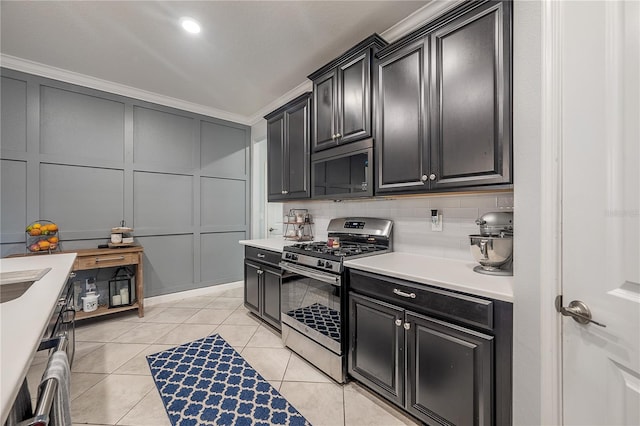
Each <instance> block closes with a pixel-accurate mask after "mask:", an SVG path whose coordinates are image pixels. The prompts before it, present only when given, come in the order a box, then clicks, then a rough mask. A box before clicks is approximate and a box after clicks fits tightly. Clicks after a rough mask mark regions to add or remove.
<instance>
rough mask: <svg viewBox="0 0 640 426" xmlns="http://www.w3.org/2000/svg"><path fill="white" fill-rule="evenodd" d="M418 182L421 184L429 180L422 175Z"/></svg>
mask: <svg viewBox="0 0 640 426" xmlns="http://www.w3.org/2000/svg"><path fill="white" fill-rule="evenodd" d="M420 180H421V181H422V182H426V181H427V180H429V176H427V175H422V177H421V178H420Z"/></svg>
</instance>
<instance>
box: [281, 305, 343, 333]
mask: <svg viewBox="0 0 640 426" xmlns="http://www.w3.org/2000/svg"><path fill="white" fill-rule="evenodd" d="M287 315H289V316H290V317H292V318H294V319H295V320H297V321H299V322H301V323H303V324H304V325H306V326H309V327H311V328H312V329H314V330H316V331H318V332H320V333H322V334H324V335H325V336H327V337H330V338H331V339H333V340H335V341H336V342H340V312H338V311H336V310H333V309H331V308H329V307H327V306H324V305H321V304H320V303H314V304H313V305H309V306H305V307H304V308H298V309H294V310H291V311H289V312H287Z"/></svg>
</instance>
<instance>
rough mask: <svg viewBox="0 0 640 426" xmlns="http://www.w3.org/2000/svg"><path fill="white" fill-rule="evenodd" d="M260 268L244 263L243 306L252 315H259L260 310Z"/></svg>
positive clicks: (253, 264) (250, 263) (247, 262)
mask: <svg viewBox="0 0 640 426" xmlns="http://www.w3.org/2000/svg"><path fill="white" fill-rule="evenodd" d="M261 273H262V270H261V269H260V266H259V265H257V264H255V263H252V262H249V261H245V262H244V306H246V308H247V309H249V310H251V311H253V312H254V313H256V314H258V315H261V310H260V304H261V303H260V302H261V300H260V275H261Z"/></svg>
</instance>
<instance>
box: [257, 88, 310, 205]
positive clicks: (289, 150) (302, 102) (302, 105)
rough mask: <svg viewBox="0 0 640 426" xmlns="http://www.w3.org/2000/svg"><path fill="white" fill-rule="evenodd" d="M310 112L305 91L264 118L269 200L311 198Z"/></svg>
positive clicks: (308, 98) (307, 95) (308, 97)
mask: <svg viewBox="0 0 640 426" xmlns="http://www.w3.org/2000/svg"><path fill="white" fill-rule="evenodd" d="M310 113H311V93H310V92H308V93H305V94H304V95H302V96H299V97H298V98H296V99H294V100H293V101H291V102H289V103H287V104H286V105H284V106H282V107H281V108H278V109H277V110H275V111H273V112H272V113H270V114H268V115H266V116H265V119H266V120H267V180H268V182H267V188H268V200H269V201H278V200H291V199H303V198H309V197H310V196H311V182H310V138H309V136H310V128H309V120H310Z"/></svg>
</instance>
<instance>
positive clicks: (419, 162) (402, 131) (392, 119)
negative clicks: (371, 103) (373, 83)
mask: <svg viewBox="0 0 640 426" xmlns="http://www.w3.org/2000/svg"><path fill="white" fill-rule="evenodd" d="M427 49H428V45H427V44H426V43H425V41H424V40H423V39H421V40H419V41H417V42H414V43H413V44H411V45H408V46H406V47H404V48H402V49H400V50H399V51H398V52H396V53H394V54H392V55H391V56H389V57H386V58H384V59H383V60H382V61H381V62H379V63H378V65H377V67H376V79H377V83H378V91H377V122H376V126H377V127H376V136H375V137H376V141H375V143H376V157H377V161H376V164H377V167H378V178H377V185H376V189H377V192H395V191H417V190H424V189H426V187H425V181H424V180H423V179H422V177H423V176H424V175H426V174H428V170H425V165H428V164H429V161H428V160H429V151H428V142H429V141H428V130H429V129H428V127H429V126H428V124H429V123H427V122H426V121H425V118H426V117H427V116H428V115H427V114H426V108H427V103H426V99H427V98H426V97H425V93H427V88H426V87H425V86H426V85H427V82H428V79H426V78H425V73H426V72H427V67H426V62H425V61H426V60H427V54H426V50H427ZM426 185H427V186H428V183H427V184H426Z"/></svg>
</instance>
